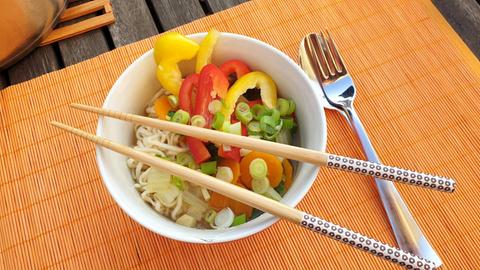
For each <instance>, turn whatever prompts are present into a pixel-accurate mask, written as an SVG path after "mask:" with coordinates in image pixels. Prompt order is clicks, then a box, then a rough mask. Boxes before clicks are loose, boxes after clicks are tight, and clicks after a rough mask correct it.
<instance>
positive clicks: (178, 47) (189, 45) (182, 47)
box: [153, 32, 200, 96]
mask: <svg viewBox="0 0 480 270" xmlns="http://www.w3.org/2000/svg"><path fill="white" fill-rule="evenodd" d="M199 47H200V46H199V45H198V44H197V43H195V41H193V40H191V39H189V38H187V37H185V36H183V35H181V34H179V33H175V32H172V33H166V34H163V35H161V36H160V37H159V38H158V39H157V40H156V41H155V45H154V48H153V56H154V58H155V62H156V63H157V65H158V66H157V72H156V74H157V79H158V81H159V82H160V84H161V85H162V87H163V88H165V89H167V90H168V91H169V92H170V93H171V94H173V95H176V96H178V92H179V91H180V86H181V84H182V73H181V71H180V68H179V67H178V62H180V61H183V60H189V59H192V58H193V57H195V55H197V52H198V49H199Z"/></svg>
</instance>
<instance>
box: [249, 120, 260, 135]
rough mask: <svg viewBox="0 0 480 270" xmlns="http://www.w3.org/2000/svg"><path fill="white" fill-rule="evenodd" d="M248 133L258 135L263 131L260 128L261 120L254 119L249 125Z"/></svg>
mask: <svg viewBox="0 0 480 270" xmlns="http://www.w3.org/2000/svg"><path fill="white" fill-rule="evenodd" d="M247 131H248V135H258V134H260V132H261V131H262V130H261V129H260V122H258V121H252V122H250V123H248V125H247Z"/></svg>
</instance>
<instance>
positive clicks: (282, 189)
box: [275, 176, 287, 196]
mask: <svg viewBox="0 0 480 270" xmlns="http://www.w3.org/2000/svg"><path fill="white" fill-rule="evenodd" d="M282 178H284V176H283V177H282ZM275 191H276V192H278V194H279V195H280V196H283V195H285V193H286V192H287V189H286V188H285V181H284V180H283V179H282V181H281V182H280V184H278V186H277V187H276V188H275Z"/></svg>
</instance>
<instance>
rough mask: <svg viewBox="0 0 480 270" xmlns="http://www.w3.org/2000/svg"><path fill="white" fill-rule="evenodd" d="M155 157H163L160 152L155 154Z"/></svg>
mask: <svg viewBox="0 0 480 270" xmlns="http://www.w3.org/2000/svg"><path fill="white" fill-rule="evenodd" d="M155 156H156V157H158V158H164V156H162V155H160V154H155Z"/></svg>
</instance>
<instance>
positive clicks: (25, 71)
mask: <svg viewBox="0 0 480 270" xmlns="http://www.w3.org/2000/svg"><path fill="white" fill-rule="evenodd" d="M61 67H62V65H61V64H60V62H59V61H58V60H57V57H56V55H55V51H54V49H53V45H48V46H44V47H39V48H36V49H35V50H34V51H33V52H31V53H30V54H29V55H27V56H26V57H25V58H23V59H22V60H20V61H19V62H18V63H16V64H15V65H13V66H12V67H10V68H9V69H8V77H9V79H10V83H11V84H16V83H20V82H23V81H27V80H30V79H33V78H35V77H38V76H40V75H42V74H45V73H48V72H51V71H54V70H57V69H60V68H61Z"/></svg>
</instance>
